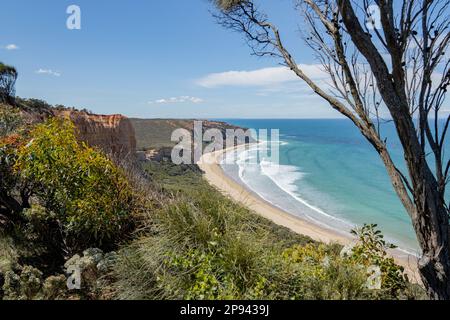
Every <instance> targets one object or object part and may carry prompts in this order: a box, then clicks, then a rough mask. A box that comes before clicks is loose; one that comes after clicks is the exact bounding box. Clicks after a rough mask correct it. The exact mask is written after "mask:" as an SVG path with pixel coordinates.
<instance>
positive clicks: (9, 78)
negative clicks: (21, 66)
mask: <svg viewBox="0 0 450 320" xmlns="http://www.w3.org/2000/svg"><path fill="white" fill-rule="evenodd" d="M17 75H18V74H17V70H16V69H15V68H14V67H11V66H8V65H5V64H3V63H2V62H0V102H3V103H7V104H14V96H15V93H16V91H15V84H16V80H17Z"/></svg>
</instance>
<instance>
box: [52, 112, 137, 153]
mask: <svg viewBox="0 0 450 320" xmlns="http://www.w3.org/2000/svg"><path fill="white" fill-rule="evenodd" d="M55 113H56V114H55V115H57V116H61V117H65V118H69V119H70V120H72V122H73V123H74V124H75V126H76V127H77V131H78V136H79V139H80V140H82V141H84V142H86V143H87V144H88V145H90V146H94V147H98V148H100V149H102V150H103V151H104V152H106V153H112V154H115V155H120V156H127V155H134V154H135V153H136V136H135V132H134V128H133V125H132V123H131V121H130V120H129V119H128V118H127V117H125V116H123V115H119V114H115V115H96V114H88V113H86V112H81V111H71V110H64V111H57V112H55Z"/></svg>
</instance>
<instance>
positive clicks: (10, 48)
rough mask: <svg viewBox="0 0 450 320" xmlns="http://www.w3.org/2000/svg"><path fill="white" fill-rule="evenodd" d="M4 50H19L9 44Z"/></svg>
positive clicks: (12, 44)
mask: <svg viewBox="0 0 450 320" xmlns="http://www.w3.org/2000/svg"><path fill="white" fill-rule="evenodd" d="M5 49H6V50H10V51H11V50H19V47H18V46H17V45H16V44H14V43H11V44H8V45H7V46H5Z"/></svg>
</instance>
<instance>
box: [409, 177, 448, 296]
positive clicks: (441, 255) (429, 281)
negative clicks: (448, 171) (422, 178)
mask: <svg viewBox="0 0 450 320" xmlns="http://www.w3.org/2000/svg"><path fill="white" fill-rule="evenodd" d="M424 184H427V182H425V183H424ZM428 184H429V183H428ZM424 187H425V188H427V187H426V186H424ZM436 190H437V189H434V193H432V192H428V193H425V194H426V195H424V196H421V197H420V196H419V198H418V199H417V200H416V203H417V208H419V209H418V216H419V217H420V218H419V219H417V220H416V221H413V224H414V229H415V230H416V233H417V237H418V240H419V243H420V246H421V248H422V257H421V258H420V260H419V270H420V274H421V277H422V281H423V284H424V285H425V287H426V288H427V291H428V294H429V296H430V298H433V299H436V300H450V252H449V231H450V229H449V221H448V220H449V217H448V212H447V209H446V208H445V205H444V203H443V201H442V199H441V197H440V195H438V193H437V191H436ZM424 200H425V201H424Z"/></svg>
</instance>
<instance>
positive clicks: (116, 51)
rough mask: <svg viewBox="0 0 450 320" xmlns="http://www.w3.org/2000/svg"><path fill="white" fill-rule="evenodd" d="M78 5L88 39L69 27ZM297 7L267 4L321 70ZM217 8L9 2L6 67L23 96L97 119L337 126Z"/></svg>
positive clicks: (117, 0) (282, 1) (2, 44)
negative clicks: (315, 121) (225, 23)
mask: <svg viewBox="0 0 450 320" xmlns="http://www.w3.org/2000/svg"><path fill="white" fill-rule="evenodd" d="M72 4H75V5H78V6H79V7H80V8H81V27H82V29H81V30H68V29H67V28H66V20H67V18H68V16H69V15H68V14H67V13H66V9H67V7H68V6H69V5H72ZM292 6H293V2H292V0H276V1H264V9H265V11H266V12H268V13H269V15H270V18H271V20H272V21H274V22H275V23H276V24H278V25H279V27H280V29H281V30H287V31H288V33H284V34H283V37H284V39H285V41H286V44H287V46H288V47H289V48H290V49H291V50H292V51H294V52H296V53H297V56H296V59H297V62H298V63H301V64H305V65H307V68H308V67H310V66H309V65H312V64H314V61H313V60H312V58H311V57H312V55H311V52H310V51H309V50H308V49H307V48H306V46H305V45H304V44H303V42H302V40H301V38H300V36H299V34H298V29H299V23H300V21H301V20H300V16H299V14H298V13H296V12H295V11H293V10H292ZM211 9H212V6H211V4H210V2H209V1H208V0H189V1H186V0H164V1H163V0H127V1H125V0H114V1H111V0H71V1H66V0H36V1H30V0H14V1H2V9H1V11H0V61H3V62H4V63H7V64H11V65H14V66H15V67H16V68H17V69H18V71H19V74H20V75H19V80H18V83H17V94H18V95H19V96H21V97H26V98H31V97H32V98H40V99H44V100H47V101H48V102H50V103H52V104H64V105H66V106H75V107H78V108H87V109H89V110H92V111H94V112H96V113H104V114H112V113H122V114H125V115H127V116H132V117H143V118H144V117H145V118H157V117H162V118H172V117H177V118H193V117H195V118H233V117H234V118H280V117H281V118H335V117H339V114H338V113H336V112H335V111H333V110H332V109H331V108H330V107H329V106H328V105H326V104H325V103H323V102H322V101H321V100H320V98H318V97H316V96H315V95H314V94H313V93H312V92H311V91H310V90H309V89H307V88H306V86H305V85H304V84H303V83H301V82H299V81H298V80H297V79H296V78H295V77H293V76H292V75H291V74H290V73H289V72H285V70H283V69H280V67H279V66H278V65H277V61H275V60H273V59H269V58H257V57H254V56H251V55H250V49H249V48H248V47H247V45H246V44H245V42H244V40H243V38H242V36H241V35H239V34H236V33H232V32H230V31H229V30H225V29H223V28H222V27H220V26H219V25H217V24H216V22H215V21H214V18H213V17H212V16H211V13H210V12H209V10H211ZM311 72H312V73H313V74H314V73H315V72H316V71H315V70H313V69H312V70H311ZM318 77H320V74H319V75H318Z"/></svg>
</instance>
